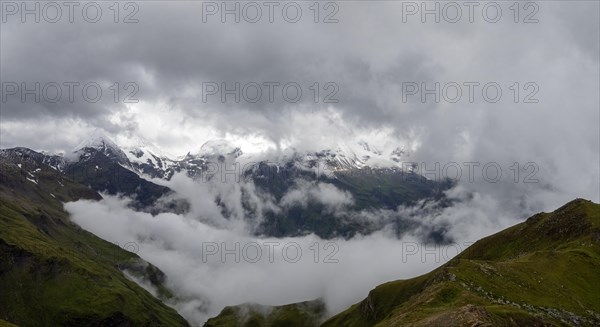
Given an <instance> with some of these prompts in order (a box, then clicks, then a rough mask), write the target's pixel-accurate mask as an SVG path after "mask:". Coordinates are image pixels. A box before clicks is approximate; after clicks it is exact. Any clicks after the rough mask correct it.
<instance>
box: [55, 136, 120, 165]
mask: <svg viewBox="0 0 600 327" xmlns="http://www.w3.org/2000/svg"><path fill="white" fill-rule="evenodd" d="M90 149H93V150H96V151H100V152H102V153H104V154H105V155H107V156H108V157H114V158H116V159H117V160H118V161H119V163H121V164H126V163H127V155H125V152H123V150H121V148H120V147H119V146H118V145H117V144H116V143H115V142H114V141H113V140H112V139H111V138H110V137H108V136H107V135H106V134H105V133H104V132H103V131H102V130H100V129H97V130H95V131H94V132H93V133H92V135H90V137H88V138H87V139H85V140H84V141H83V142H81V143H79V145H77V146H76V147H75V148H74V149H73V151H72V152H71V153H67V154H66V155H65V159H66V160H68V161H79V160H82V159H84V158H87V157H89V156H90V151H89V150H90Z"/></svg>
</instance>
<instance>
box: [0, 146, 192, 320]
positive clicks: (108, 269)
mask: <svg viewBox="0 0 600 327" xmlns="http://www.w3.org/2000/svg"><path fill="white" fill-rule="evenodd" d="M100 198H101V197H100V195H99V194H98V193H96V192H95V191H93V190H92V189H90V188H88V187H86V186H84V185H81V184H78V183H76V182H74V181H73V180H70V179H69V178H67V177H65V176H64V175H62V174H60V173H59V172H58V171H57V170H56V169H55V168H53V167H51V166H48V165H47V164H45V163H40V162H39V161H36V160H24V159H23V158H20V159H19V160H15V158H11V157H8V156H3V157H0V290H1V291H0V324H5V325H10V324H15V325H18V326H187V325H188V324H187V322H186V321H185V320H184V319H183V318H182V317H181V316H179V315H178V314H177V312H176V311H175V310H174V309H173V308H171V307H169V306H167V305H165V304H164V303H163V302H161V301H160V300H159V299H157V298H155V297H154V296H152V295H151V294H150V293H148V292H147V291H146V290H144V289H143V288H141V287H140V286H139V285H137V284H136V283H135V282H133V281H131V280H129V279H128V278H127V277H126V276H125V274H124V273H123V271H127V272H128V273H130V274H132V275H134V276H136V277H138V278H142V279H146V280H150V281H155V282H156V283H157V284H160V282H161V281H163V279H162V278H158V277H160V276H162V273H161V272H160V271H159V270H158V269H157V268H156V267H154V266H152V265H151V264H149V263H146V262H144V261H143V260H142V259H140V258H139V257H138V256H137V255H135V254H134V253H131V252H128V251H125V250H123V249H122V248H121V247H120V246H118V245H116V244H112V243H109V242H106V241H104V240H102V239H100V238H98V237H96V236H94V235H92V234H91V233H88V232H86V231H84V230H82V229H81V228H79V227H78V226H77V225H75V224H74V223H72V222H71V221H70V220H69V217H68V215H67V213H66V212H65V211H64V210H63V207H62V203H63V202H67V201H74V200H77V199H100ZM138 267H143V268H142V269H139V268H138ZM155 286H157V287H158V289H159V290H161V289H162V290H163V292H161V293H162V295H163V296H164V298H165V300H167V298H168V296H169V292H168V291H167V290H166V289H165V288H164V286H162V285H155ZM9 323H10V324H9Z"/></svg>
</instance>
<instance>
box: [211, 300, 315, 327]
mask: <svg viewBox="0 0 600 327" xmlns="http://www.w3.org/2000/svg"><path fill="white" fill-rule="evenodd" d="M325 313H326V310H325V304H324V303H323V302H322V301H321V300H314V301H307V302H300V303H293V304H288V305H282V306H276V307H270V306H265V305H258V304H242V305H237V306H233V307H226V308H225V309H223V311H221V313H220V314H219V315H218V316H217V317H215V318H211V319H209V320H208V321H207V322H206V324H204V326H206V327H216V326H221V327H225V326H226V327H245V326H248V327H250V326H255V327H260V326H270V327H287V326H296V327H316V326H319V323H320V322H321V320H322V319H323V317H324V315H325Z"/></svg>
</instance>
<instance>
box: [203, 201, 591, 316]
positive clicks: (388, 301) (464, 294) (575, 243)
mask: <svg viewBox="0 0 600 327" xmlns="http://www.w3.org/2000/svg"><path fill="white" fill-rule="evenodd" d="M599 272H600V205H598V204H596V203H593V202H591V201H587V200H582V199H577V200H574V201H571V202H569V203H567V204H566V205H564V206H563V207H561V208H559V209H557V210H556V211H554V212H552V213H540V214H537V215H535V216H533V217H531V218H529V219H527V221H525V222H523V223H521V224H518V225H515V226H513V227H510V228H508V229H506V230H503V231H501V232H499V233H497V234H494V235H491V236H489V237H486V238H484V239H481V240H480V241H478V242H476V243H475V244H473V245H472V246H470V247H469V248H468V249H467V250H465V251H464V252H462V253H461V254H459V255H458V256H456V257H455V258H453V259H452V260H450V261H449V262H448V263H446V264H444V265H443V266H441V267H439V268H437V269H435V270H434V271H432V272H430V273H428V274H425V275H422V276H419V277H416V278H412V279H408V280H398V281H392V282H389V283H385V284H382V285H380V286H378V287H376V288H375V289H373V290H372V291H371V292H369V295H368V296H367V298H366V299H364V300H363V301H361V302H359V303H357V304H355V305H353V306H352V307H350V308H349V309H347V310H346V311H344V312H341V313H339V314H337V315H335V316H333V317H331V318H329V319H328V320H327V321H325V322H324V323H322V324H321V326H327V327H329V326H353V327H354V326H356V327H363V326H598V325H600V273H599ZM291 306H292V307H293V305H291ZM264 311H265V309H263V312H264ZM240 312H244V311H243V310H241V309H240V308H238V309H237V310H234V309H232V308H227V309H225V310H223V312H221V314H220V315H219V316H217V317H215V318H213V319H211V320H209V323H207V325H206V326H213V327H214V326H271V325H269V324H267V323H264V319H266V318H265V316H263V318H262V319H263V320H260V319H254V320H253V321H254V322H256V321H259V322H261V323H258V324H253V323H251V322H252V321H250V322H249V321H248V320H245V319H244V318H243V317H245V316H243V315H241V314H240ZM257 312H258V313H260V311H254V315H257V314H258V313H257ZM290 314H293V312H292V313H290ZM267 317H268V316H267ZM311 324H312V325H319V321H318V320H313V321H311V322H306V325H307V326H310V325H311Z"/></svg>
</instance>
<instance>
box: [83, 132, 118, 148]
mask: <svg viewBox="0 0 600 327" xmlns="http://www.w3.org/2000/svg"><path fill="white" fill-rule="evenodd" d="M85 148H93V149H97V150H106V149H109V148H110V149H115V150H119V149H120V148H119V146H118V145H117V144H116V143H115V142H114V141H113V140H112V139H111V138H110V137H108V136H107V135H106V134H105V133H104V132H103V131H102V130H99V129H97V130H95V131H94V133H92V135H90V137H88V138H87V139H85V140H84V141H83V142H81V143H79V145H77V146H76V147H75V148H74V149H73V152H77V151H79V150H81V149H85Z"/></svg>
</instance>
